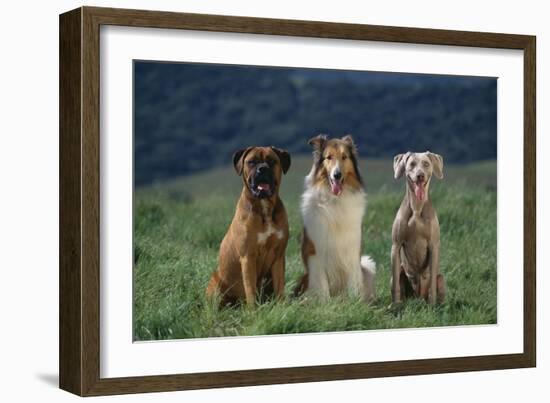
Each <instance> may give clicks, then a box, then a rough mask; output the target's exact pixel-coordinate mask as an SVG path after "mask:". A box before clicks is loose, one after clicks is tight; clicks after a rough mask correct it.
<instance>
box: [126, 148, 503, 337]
mask: <svg viewBox="0 0 550 403" xmlns="http://www.w3.org/2000/svg"><path fill="white" fill-rule="evenodd" d="M310 163H311V159H310V157H309V156H299V157H294V158H293V162H292V166H291V168H290V171H289V173H288V174H287V175H286V177H285V178H284V180H283V184H282V189H281V196H282V199H283V201H284V203H285V206H286V209H287V212H288V216H289V225H290V239H289V244H288V248H287V252H286V255H287V266H286V293H287V294H290V292H291V290H292V289H293V288H294V286H295V284H296V281H297V280H298V278H299V276H300V274H301V273H302V272H303V267H302V262H301V259H300V254H299V250H300V249H299V248H300V242H299V236H300V232H301V220H300V215H299V199H300V194H301V192H302V183H303V177H304V176H305V174H306V173H307V172H308V170H309V167H310ZM362 168H363V177H364V179H365V183H366V188H367V193H368V208H367V213H366V214H365V218H364V220H363V253H364V254H369V255H371V256H372V257H373V259H374V260H375V261H376V263H377V281H376V293H377V298H376V300H375V301H374V303H373V304H372V305H365V304H363V303H361V302H360V301H358V300H354V299H349V298H340V299H333V300H331V301H329V302H327V303H316V302H312V301H307V302H305V301H303V300H301V299H293V298H287V300H286V301H285V302H281V303H274V302H272V303H266V304H263V305H260V306H258V307H256V308H255V309H247V308H246V307H234V308H223V309H218V308H216V307H214V306H212V304H210V303H209V302H208V301H207V300H206V299H205V297H204V290H205V287H206V284H207V282H208V279H209V277H210V275H211V273H212V272H213V271H214V270H215V268H216V263H217V254H218V247H219V244H220V241H221V240H222V238H223V236H224V234H225V232H226V230H227V227H228V225H229V223H230V221H231V219H232V217H233V213H234V208H235V204H236V200H237V198H238V195H239V193H240V190H241V186H242V185H241V183H242V182H241V178H239V177H238V176H237V175H236V174H235V173H234V171H233V168H232V167H224V168H217V169H214V170H211V171H208V172H204V173H200V174H197V175H193V176H189V177H183V178H178V179H175V180H172V181H170V182H165V183H162V184H156V185H152V186H149V187H145V188H138V189H136V192H135V207H134V242H135V243H134V250H135V265H134V338H135V340H159V339H179V338H200V337H216V336H241V335H258V334H281V333H307V332H325V331H342V330H366V329H385V328H406V327H428V326H448V325H473V324H492V323H496V319H497V298H496V293H497V288H496V287H497V278H496V259H497V248H496V245H497V243H496V242H497V239H496V237H497V235H496V234H497V232H496V204H497V197H496V163H495V162H494V161H488V162H480V163H475V164H471V165H466V166H446V167H445V179H444V180H443V181H438V180H436V179H434V180H433V183H432V186H431V198H432V200H433V203H434V205H435V207H436V210H437V213H438V216H439V221H440V225H441V269H442V271H443V274H444V275H445V277H446V281H447V288H448V291H447V300H446V302H445V303H444V304H442V305H440V306H435V307H432V306H429V305H427V304H426V303H424V301H420V300H409V301H407V302H406V303H404V304H402V305H401V306H399V307H398V308H392V309H389V308H388V306H389V305H390V302H391V296H390V285H389V281H390V276H391V274H390V248H391V225H392V222H393V218H394V216H395V212H396V210H397V208H398V206H399V203H400V202H401V199H402V197H403V193H404V184H403V183H402V181H394V180H393V171H392V161H390V160H387V161H386V160H385V161H379V160H367V161H363V162H362Z"/></svg>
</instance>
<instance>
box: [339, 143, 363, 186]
mask: <svg viewBox="0 0 550 403" xmlns="http://www.w3.org/2000/svg"><path fill="white" fill-rule="evenodd" d="M341 140H342V141H343V142H344V143H345V144H346V145H347V146H348V149H349V151H350V153H351V155H350V158H351V162H352V163H353V169H355V176H357V179H358V180H359V183H361V184H363V178H362V177H361V172H359V166H358V164H357V160H358V159H359V152H358V151H357V146H356V145H355V143H354V142H353V137H351V134H346V135H345V136H344V137H342V138H341Z"/></svg>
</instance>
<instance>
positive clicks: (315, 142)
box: [307, 134, 327, 151]
mask: <svg viewBox="0 0 550 403" xmlns="http://www.w3.org/2000/svg"><path fill="white" fill-rule="evenodd" d="M326 142H327V136H326V134H319V135H318V136H315V137H312V138H310V139H309V140H308V142H307V143H308V144H309V145H310V146H312V147H313V150H314V151H321V150H322V149H323V148H324V147H325V144H326Z"/></svg>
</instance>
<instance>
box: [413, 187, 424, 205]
mask: <svg viewBox="0 0 550 403" xmlns="http://www.w3.org/2000/svg"><path fill="white" fill-rule="evenodd" d="M414 194H415V195H416V198H417V199H418V200H420V201H423V200H424V197H425V196H426V190H425V189H424V184H423V183H415V184H414Z"/></svg>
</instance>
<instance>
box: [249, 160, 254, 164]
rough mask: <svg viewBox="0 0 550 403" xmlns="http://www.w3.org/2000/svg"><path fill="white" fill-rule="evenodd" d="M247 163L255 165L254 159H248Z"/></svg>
mask: <svg viewBox="0 0 550 403" xmlns="http://www.w3.org/2000/svg"><path fill="white" fill-rule="evenodd" d="M248 165H256V160H248Z"/></svg>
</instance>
